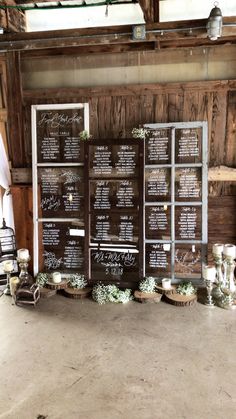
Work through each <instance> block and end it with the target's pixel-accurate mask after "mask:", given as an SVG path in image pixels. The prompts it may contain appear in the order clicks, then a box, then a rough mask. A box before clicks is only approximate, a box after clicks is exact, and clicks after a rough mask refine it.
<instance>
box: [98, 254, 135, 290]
mask: <svg viewBox="0 0 236 419" xmlns="http://www.w3.org/2000/svg"><path fill="white" fill-rule="evenodd" d="M90 261H91V278H92V279H93V281H95V282H97V281H102V282H108V283H112V282H116V283H118V284H119V285H121V286H122V284H124V282H125V283H126V282H128V283H132V282H137V278H138V277H139V255H138V251H137V250H136V249H132V248H131V249H123V250H122V248H119V247H118V248H105V249H93V248H91V249H90Z"/></svg>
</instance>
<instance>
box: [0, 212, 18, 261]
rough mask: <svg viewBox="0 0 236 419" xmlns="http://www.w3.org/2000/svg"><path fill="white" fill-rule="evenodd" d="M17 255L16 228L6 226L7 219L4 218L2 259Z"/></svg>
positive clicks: (0, 239)
mask: <svg viewBox="0 0 236 419" xmlns="http://www.w3.org/2000/svg"><path fill="white" fill-rule="evenodd" d="M15 256H16V239H15V233H14V230H13V229H12V228H11V227H7V226H6V222H5V219H4V218H3V220H2V227H1V228H0V261H3V260H6V259H14V258H15Z"/></svg>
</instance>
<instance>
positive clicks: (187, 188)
mask: <svg viewBox="0 0 236 419" xmlns="http://www.w3.org/2000/svg"><path fill="white" fill-rule="evenodd" d="M201 197H202V171H201V168H198V167H184V168H181V169H180V168H177V169H176V170H175V199H176V201H189V200H190V201H201Z"/></svg>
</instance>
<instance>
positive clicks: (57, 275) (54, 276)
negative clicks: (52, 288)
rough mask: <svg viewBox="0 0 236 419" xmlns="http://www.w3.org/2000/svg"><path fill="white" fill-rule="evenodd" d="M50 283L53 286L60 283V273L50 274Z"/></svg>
mask: <svg viewBox="0 0 236 419" xmlns="http://www.w3.org/2000/svg"><path fill="white" fill-rule="evenodd" d="M52 281H53V282H54V283H55V284H59V283H60V282H61V273H60V272H53V274H52Z"/></svg>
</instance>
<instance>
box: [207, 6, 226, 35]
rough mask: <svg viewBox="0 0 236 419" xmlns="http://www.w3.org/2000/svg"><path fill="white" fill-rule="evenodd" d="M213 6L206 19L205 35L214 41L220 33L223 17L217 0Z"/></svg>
mask: <svg viewBox="0 0 236 419" xmlns="http://www.w3.org/2000/svg"><path fill="white" fill-rule="evenodd" d="M214 5H215V7H213V9H212V10H211V13H210V16H209V18H208V21H207V35H208V38H210V40H211V41H216V39H217V38H220V36H221V34H222V25H223V17H222V13H221V10H220V8H219V7H217V5H218V2H215V3H214Z"/></svg>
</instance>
